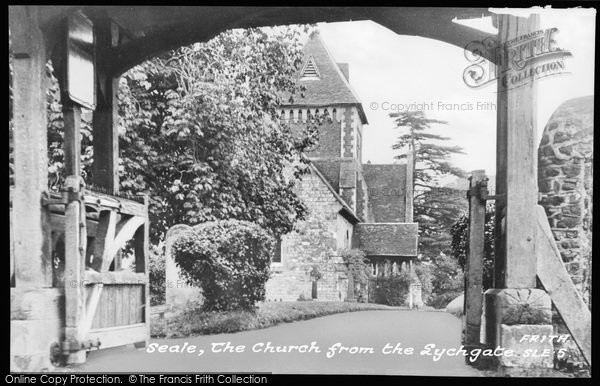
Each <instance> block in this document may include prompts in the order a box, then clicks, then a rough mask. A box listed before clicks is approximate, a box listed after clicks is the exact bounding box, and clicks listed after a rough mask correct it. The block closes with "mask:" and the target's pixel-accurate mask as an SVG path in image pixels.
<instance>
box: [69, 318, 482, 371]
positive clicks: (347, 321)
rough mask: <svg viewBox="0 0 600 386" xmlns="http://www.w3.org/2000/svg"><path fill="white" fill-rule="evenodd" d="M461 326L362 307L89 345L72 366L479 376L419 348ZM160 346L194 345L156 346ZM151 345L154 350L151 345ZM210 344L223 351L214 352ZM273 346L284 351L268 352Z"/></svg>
mask: <svg viewBox="0 0 600 386" xmlns="http://www.w3.org/2000/svg"><path fill="white" fill-rule="evenodd" d="M460 331H461V322H460V320H459V319H457V318H456V317H454V316H452V315H450V314H447V313H444V312H420V311H406V310H384V311H360V312H350V313H344V314H336V315H330V316H325V317H321V318H316V319H312V320H307V321H301V322H294V323H288V324H282V325H278V326H275V327H270V328H266V329H262V330H254V331H244V332H239V333H235V334H219V335H209V336H198V337H191V338H181V339H153V340H151V342H150V344H149V345H148V347H147V348H145V349H134V348H133V347H132V346H127V347H121V348H114V349H107V350H100V351H93V352H91V353H90V355H89V357H88V361H87V363H85V364H83V365H81V366H78V367H77V369H78V370H80V371H85V372H88V371H89V372H109V371H110V372H115V371H123V372H181V373H190V372H272V373H296V374H396V375H440V376H483V373H481V372H479V371H477V370H475V369H473V368H471V367H469V366H467V365H466V364H465V359H464V357H463V356H442V357H441V358H440V359H439V360H437V361H434V357H433V356H432V355H425V353H422V351H423V350H424V348H425V346H426V345H428V344H435V348H460V346H461V343H460ZM227 342H229V344H227ZM338 343H339V344H338ZM336 344H338V345H337V346H334V345H336ZM386 344H389V346H388V350H387V351H388V352H390V351H392V349H393V348H394V347H396V345H398V344H399V348H401V349H402V350H397V351H396V353H388V354H384V353H383V352H382V351H383V348H384V347H385V346H386ZM159 345H168V350H177V351H182V350H191V352H188V351H186V352H183V353H182V352H163V353H161V352H158V346H159ZM184 345H185V348H184ZM190 346H196V347H194V348H191V347H190ZM240 346H244V347H243V348H241V347H240ZM292 346H295V347H292ZM332 346H334V347H337V349H336V350H335V352H332V351H333V350H331V349H330V348H331V347H332ZM340 346H344V347H346V348H347V350H343V349H342V348H341V347H340ZM270 347H271V348H272V349H270ZM409 347H412V348H414V351H413V353H412V355H409V354H408V353H406V351H405V350H404V349H406V348H409ZM152 348H153V349H154V352H148V351H149V350H151V349H152ZM213 348H214V350H215V351H219V350H220V352H213ZM277 349H279V350H280V351H281V350H284V349H285V350H286V352H270V351H276V350H277ZM236 350H237V351H239V352H236ZM317 351H319V352H317ZM398 351H402V353H401V354H399V353H397V352H398ZM201 352H202V354H200V353H201ZM332 353H333V355H331V354H332ZM328 354H330V355H329V357H328Z"/></svg>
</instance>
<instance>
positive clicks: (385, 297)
mask: <svg viewBox="0 0 600 386" xmlns="http://www.w3.org/2000/svg"><path fill="white" fill-rule="evenodd" d="M410 283H411V275H410V273H409V272H407V271H400V272H399V273H398V274H396V275H392V276H387V277H375V278H372V279H370V282H369V299H370V301H371V302H373V303H378V304H386V305H388V306H402V305H404V304H405V303H406V299H407V297H408V292H409V286H410Z"/></svg>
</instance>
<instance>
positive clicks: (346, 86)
mask: <svg viewBox="0 0 600 386" xmlns="http://www.w3.org/2000/svg"><path fill="white" fill-rule="evenodd" d="M311 61H313V63H314V65H315V66H316V72H317V73H318V75H319V76H318V77H315V76H307V77H302V75H303V72H304V70H305V69H306V68H307V67H308V69H309V71H310V72H311V74H310V75H313V74H314V72H313V71H312V70H311V63H310V62H311ZM307 64H308V66H307ZM341 66H342V67H343V69H342V68H340V65H338V63H336V61H335V59H334V58H333V56H332V55H331V53H330V52H329V50H328V49H327V46H326V45H325V43H324V42H323V39H322V38H321V36H320V35H319V33H318V32H314V33H313V34H312V35H311V37H310V39H309V40H308V42H307V43H306V45H305V46H304V64H303V65H302V70H301V71H300V72H299V73H298V75H297V76H298V78H299V80H298V82H299V84H300V85H302V86H304V87H305V88H306V90H305V91H304V97H302V96H300V94H297V95H296V96H294V101H293V103H292V104H289V103H286V105H288V106H335V105H356V106H357V108H358V110H359V114H360V116H361V119H362V121H363V123H367V118H366V116H365V113H364V111H363V108H362V104H361V102H360V99H359V98H358V96H357V95H356V93H355V92H354V90H353V89H352V86H350V83H348V80H347V79H346V76H345V75H344V74H345V73H347V71H348V65H347V64H346V63H342V64H341ZM284 100H287V98H285V99H284Z"/></svg>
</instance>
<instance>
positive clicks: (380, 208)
mask: <svg viewBox="0 0 600 386" xmlns="http://www.w3.org/2000/svg"><path fill="white" fill-rule="evenodd" d="M362 169H363V176H364V178H365V182H366V183H367V187H368V189H369V201H370V203H371V205H372V210H373V216H374V218H375V222H378V223H379V222H404V221H405V219H406V213H405V212H406V201H405V199H406V198H405V196H406V164H387V165H374V164H363V165H362Z"/></svg>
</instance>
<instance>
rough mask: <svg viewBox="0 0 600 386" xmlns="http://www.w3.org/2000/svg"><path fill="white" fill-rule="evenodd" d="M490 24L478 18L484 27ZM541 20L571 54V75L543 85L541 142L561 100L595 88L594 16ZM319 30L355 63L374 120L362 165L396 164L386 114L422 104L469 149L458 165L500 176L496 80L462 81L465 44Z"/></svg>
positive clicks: (352, 27) (336, 52)
mask: <svg viewBox="0 0 600 386" xmlns="http://www.w3.org/2000/svg"><path fill="white" fill-rule="evenodd" d="M488 22H489V21H486V20H480V24H481V25H487V24H486V23H488ZM489 24H490V25H489V26H487V28H488V29H489V28H493V27H492V26H491V23H489ZM540 24H541V28H542V29H546V28H551V27H557V28H558V29H559V34H558V35H557V38H558V43H559V46H560V47H562V48H564V49H567V50H569V51H570V52H571V53H572V54H573V56H572V57H570V58H566V59H565V64H566V71H567V72H568V74H563V75H558V76H549V77H546V78H544V79H541V80H540V81H539V82H538V98H537V100H538V102H539V103H538V110H537V132H538V137H537V140H538V142H539V139H540V138H541V134H542V132H543V129H544V126H545V125H546V123H547V121H548V119H549V118H550V116H551V115H552V113H553V112H554V111H555V110H556V108H557V107H558V106H559V105H560V104H561V103H563V102H565V101H567V100H569V99H572V98H576V97H581V96H587V95H593V93H594V46H595V43H594V38H595V14H594V12H593V10H592V12H585V11H581V10H580V11H577V10H553V12H548V13H543V14H542V15H541V17H540ZM318 28H319V31H320V33H321V36H322V38H323V40H324V41H325V43H326V44H327V46H328V48H329V50H330V51H331V53H332V55H333V56H334V58H335V60H336V61H337V62H346V63H349V67H350V84H351V85H352V87H353V88H354V90H355V91H356V93H357V94H358V96H359V98H360V99H361V101H362V103H363V108H364V110H365V113H366V115H367V119H368V121H369V125H368V126H365V127H364V129H363V162H367V161H371V163H392V162H394V156H395V155H397V154H398V153H397V152H398V151H394V150H392V148H391V145H392V144H393V143H394V142H395V139H396V138H397V136H398V130H394V123H393V121H392V120H391V118H389V117H388V114H389V113H391V112H393V110H392V109H393V108H394V106H397V107H396V109H401V108H404V109H415V108H416V107H417V105H416V104H422V105H421V107H419V108H421V109H425V110H424V111H425V113H426V116H427V117H428V118H435V119H438V120H443V121H447V122H448V124H447V125H435V126H434V131H435V132H436V133H438V134H442V135H444V136H447V137H450V141H447V142H446V144H451V145H458V146H461V147H462V148H463V149H464V153H465V154H462V155H455V156H453V158H452V159H451V161H452V162H453V163H454V164H455V165H457V166H459V167H461V168H462V169H464V170H465V171H471V170H475V169H484V170H485V171H486V172H487V174H488V175H494V174H495V166H496V158H495V154H496V110H495V104H496V85H495V82H492V83H491V84H489V85H487V86H484V87H482V88H479V89H473V88H470V87H468V86H467V85H466V84H465V83H464V81H463V71H464V69H465V68H466V67H467V66H468V65H469V64H470V63H469V62H468V61H467V60H466V58H465V55H464V49H463V48H460V47H457V46H454V45H450V44H448V43H444V42H441V41H437V40H433V39H428V38H422V37H414V36H405V35H397V34H396V33H395V32H392V31H391V30H389V29H387V28H385V27H383V26H381V25H379V24H376V23H374V22H371V21H354V22H343V23H321V24H319V25H318ZM411 104H414V105H413V106H410V105H411ZM425 104H427V106H425ZM449 104H459V105H462V106H461V107H462V108H454V107H453V106H448V105H449Z"/></svg>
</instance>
